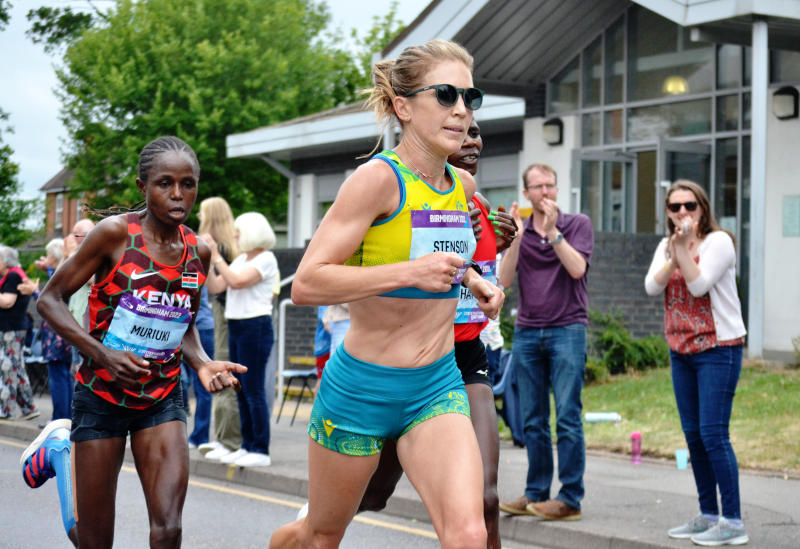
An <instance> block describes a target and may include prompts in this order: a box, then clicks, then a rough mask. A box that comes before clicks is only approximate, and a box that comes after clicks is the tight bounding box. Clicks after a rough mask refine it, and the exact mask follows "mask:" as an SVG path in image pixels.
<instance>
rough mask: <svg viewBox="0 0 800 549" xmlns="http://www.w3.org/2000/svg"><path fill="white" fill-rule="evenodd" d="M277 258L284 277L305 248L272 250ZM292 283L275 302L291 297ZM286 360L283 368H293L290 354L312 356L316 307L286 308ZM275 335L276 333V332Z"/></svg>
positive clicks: (295, 306)
mask: <svg viewBox="0 0 800 549" xmlns="http://www.w3.org/2000/svg"><path fill="white" fill-rule="evenodd" d="M273 252H274V253H275V257H276V258H277V259H278V267H279V268H280V271H281V278H286V277H287V276H289V275H291V274H292V273H294V272H295V271H296V270H297V265H299V264H300V260H301V259H302V257H303V253H304V252H305V249H303V248H289V249H280V250H273ZM291 291H292V285H291V284H288V285H286V286H285V287H284V288H282V289H281V294H280V296H279V297H278V301H277V303H278V304H280V303H281V302H282V301H283V300H284V299H290V298H291ZM286 323H287V324H286V354H285V356H286V360H287V364H284V368H294V367H295V366H291V365H289V364H288V359H289V357H291V356H307V357H312V356H314V333H315V331H316V328H317V308H316V307H311V306H297V305H290V306H288V307H287V308H286ZM276 336H277V334H276Z"/></svg>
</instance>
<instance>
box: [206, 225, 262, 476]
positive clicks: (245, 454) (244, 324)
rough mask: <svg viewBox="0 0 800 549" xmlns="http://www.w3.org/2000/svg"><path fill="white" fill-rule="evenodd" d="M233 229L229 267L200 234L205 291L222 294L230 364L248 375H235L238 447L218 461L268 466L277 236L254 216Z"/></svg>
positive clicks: (212, 242) (208, 238)
mask: <svg viewBox="0 0 800 549" xmlns="http://www.w3.org/2000/svg"><path fill="white" fill-rule="evenodd" d="M234 227H235V228H236V239H237V242H238V246H239V250H240V251H241V252H242V253H241V255H239V256H238V257H237V258H236V259H234V260H233V261H232V262H231V264H230V265H228V264H227V263H226V262H225V259H224V258H223V257H222V256H221V255H220V253H219V248H218V247H217V246H216V243H215V242H214V239H213V238H212V237H211V236H210V235H207V234H204V235H201V237H202V238H203V239H204V240H206V242H208V243H209V245H210V246H211V250H212V255H211V265H212V267H213V268H212V269H211V270H210V271H211V272H210V273H209V274H208V279H207V282H206V283H207V284H208V290H209V291H210V292H211V293H220V292H222V291H223V290H225V291H226V296H225V300H226V301H225V318H226V319H227V320H228V347H229V352H230V360H231V361H233V362H238V363H239V364H243V365H245V366H247V372H246V373H244V374H239V375H238V376H239V381H240V383H241V385H242V391H241V392H240V393H239V394H238V395H237V398H238V403H239V418H240V420H241V425H242V447H241V448H239V449H238V450H237V451H235V452H232V453H230V454H228V455H226V456H224V457H223V458H222V459H221V461H222V462H224V463H233V464H235V465H238V466H241V467H257V466H267V465H269V464H270V463H271V461H270V457H269V436H270V432H269V411H268V408H267V398H266V392H265V389H264V381H265V375H266V367H267V359H268V358H269V353H270V350H271V349H272V342H273V333H272V316H271V315H272V297H273V287H274V286H275V282H276V278H277V277H278V261H277V260H276V259H275V254H273V253H272V252H271V251H269V250H270V248H272V246H274V245H275V233H274V232H273V231H272V227H270V224H269V222H268V221H267V219H266V218H265V217H264V216H263V215H261V214H260V213H256V212H249V213H245V214H242V215H240V216H239V217H237V218H236V221H235V223H234Z"/></svg>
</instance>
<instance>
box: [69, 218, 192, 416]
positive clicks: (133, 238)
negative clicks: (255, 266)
mask: <svg viewBox="0 0 800 549" xmlns="http://www.w3.org/2000/svg"><path fill="white" fill-rule="evenodd" d="M139 215H140V214H138V213H129V214H127V220H128V246H127V248H126V249H125V252H124V253H123V254H122V258H121V259H120V261H119V262H118V263H117V264H116V265H115V266H114V268H113V269H112V270H111V272H110V273H109V274H108V276H107V277H106V278H105V279H104V280H102V281H100V282H98V283H97V284H95V285H93V286H92V290H91V293H90V294H89V333H90V334H91V335H92V337H94V338H96V339H97V340H98V341H101V342H103V344H104V345H105V346H106V347H109V348H112V349H117V350H127V351H132V352H134V353H136V354H137V355H139V356H142V357H144V358H146V359H147V360H149V361H150V366H149V370H150V373H149V374H148V375H146V376H143V377H141V378H139V379H138V380H137V381H138V382H139V387H137V389H136V390H130V389H127V388H123V387H121V386H120V385H118V384H117V383H115V382H114V381H113V380H112V378H111V375H110V373H109V372H108V370H107V369H106V368H105V367H102V366H99V365H97V364H95V363H93V361H92V360H91V359H90V358H86V357H84V360H83V363H82V364H81V367H80V369H79V370H78V375H77V376H76V379H77V380H78V382H79V383H81V384H83V385H84V386H86V387H87V388H88V389H90V390H91V391H92V392H93V393H95V394H96V395H97V396H99V397H101V398H103V399H104V400H107V401H108V402H111V403H112V404H116V405H118V406H123V407H125V408H133V409H137V410H141V409H144V408H147V407H149V406H152V405H153V404H155V403H157V402H159V401H161V400H163V399H164V398H165V397H166V396H167V395H169V393H170V392H171V391H172V390H173V389H174V388H175V386H176V385H177V384H178V382H179V381H180V373H181V362H182V354H181V342H182V340H183V335H184V334H185V333H186V330H187V329H188V327H189V326H190V324H191V321H192V305H193V304H194V303H195V301H196V300H198V299H200V290H201V288H202V286H203V284H204V283H205V280H206V273H205V270H204V269H203V264H202V262H201V261H200V257H199V256H198V254H197V235H195V233H194V232H193V231H192V230H191V229H189V228H188V227H185V226H183V225H181V227H180V233H181V239H182V240H183V256H182V257H181V260H180V261H179V262H178V263H177V264H176V265H164V264H162V263H159V262H158V261H156V260H155V259H153V257H152V256H151V255H150V253H149V252H148V251H147V246H146V245H145V242H144V237H143V235H142V227H141V224H140V217H139Z"/></svg>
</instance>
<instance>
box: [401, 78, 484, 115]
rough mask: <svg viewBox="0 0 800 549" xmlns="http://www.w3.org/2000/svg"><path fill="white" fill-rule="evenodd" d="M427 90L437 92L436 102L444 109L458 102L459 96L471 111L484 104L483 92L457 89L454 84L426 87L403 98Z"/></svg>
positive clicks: (471, 89)
mask: <svg viewBox="0 0 800 549" xmlns="http://www.w3.org/2000/svg"><path fill="white" fill-rule="evenodd" d="M426 90H436V100H437V101H438V102H439V104H440V105H441V106H442V107H452V106H453V105H455V104H456V101H458V94H461V97H463V98H464V106H465V107H466V108H468V109H469V110H471V111H475V110H478V109H480V108H481V104H482V103H483V90H479V89H478V88H456V87H455V86H453V85H452V84H435V85H433V86H425V87H424V88H420V89H418V90H414V91H410V92H408V93H406V94H403V97H411V96H412V95H415V94H417V93H419V92H424V91H426Z"/></svg>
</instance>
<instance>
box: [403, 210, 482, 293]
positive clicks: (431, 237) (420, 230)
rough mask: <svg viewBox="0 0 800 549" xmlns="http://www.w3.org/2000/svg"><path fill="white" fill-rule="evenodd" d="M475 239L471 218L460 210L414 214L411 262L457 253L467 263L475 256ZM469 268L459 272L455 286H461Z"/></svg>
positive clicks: (415, 211)
mask: <svg viewBox="0 0 800 549" xmlns="http://www.w3.org/2000/svg"><path fill="white" fill-rule="evenodd" d="M475 246H476V243H475V235H474V234H473V232H472V224H471V223H470V219H469V214H468V213H467V212H461V211H458V210H412V211H411V251H410V254H409V256H410V257H409V259H418V258H420V257H422V256H425V255H428V254H432V253H433V252H454V253H456V254H458V255H460V256H461V257H462V258H464V260H465V261H467V260H469V259H470V258H471V257H472V254H473V253H475ZM466 270H467V267H466V266H463V267H460V268H459V269H458V273H457V274H456V277H455V280H454V281H453V284H460V283H461V279H462V278H464V273H465V272H466Z"/></svg>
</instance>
